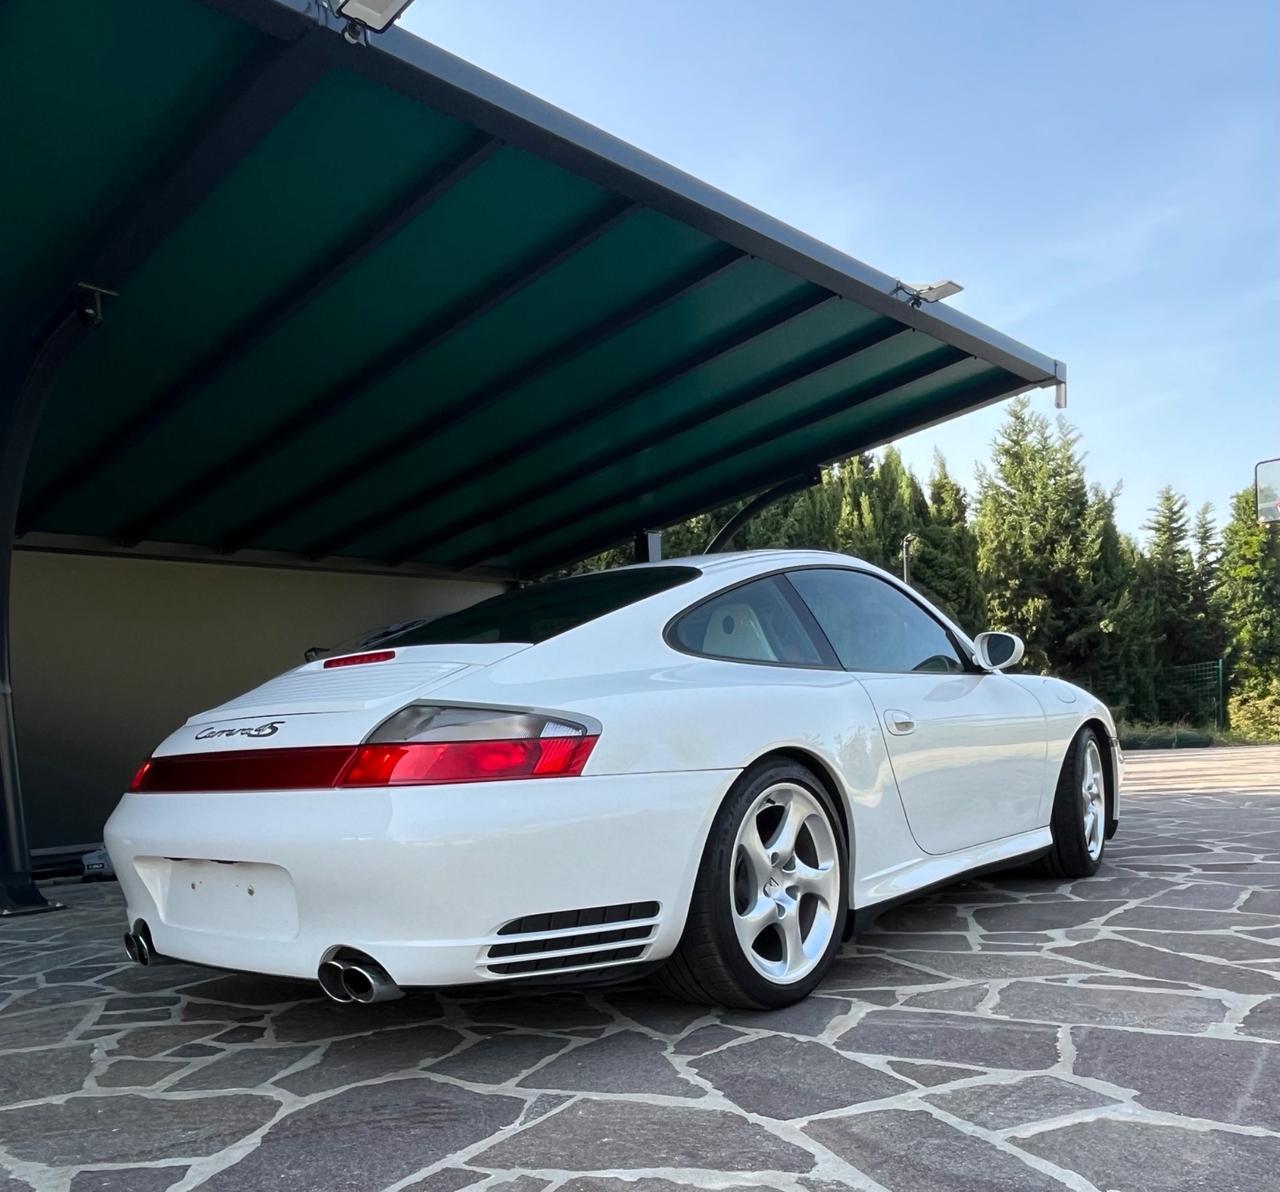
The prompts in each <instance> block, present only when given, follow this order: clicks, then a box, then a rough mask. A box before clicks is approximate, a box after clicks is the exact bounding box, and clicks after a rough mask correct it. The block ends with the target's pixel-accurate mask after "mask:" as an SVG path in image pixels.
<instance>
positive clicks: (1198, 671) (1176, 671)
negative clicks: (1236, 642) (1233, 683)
mask: <svg viewBox="0 0 1280 1192" xmlns="http://www.w3.org/2000/svg"><path fill="white" fill-rule="evenodd" d="M1223 680H1224V676H1223V667H1222V659H1221V658H1215V659H1214V660H1213V661H1212V662H1189V663H1187V664H1186V665H1185V666H1171V667H1169V668H1168V669H1167V670H1166V671H1165V672H1164V674H1163V675H1162V676H1161V680H1160V687H1159V689H1158V692H1157V696H1156V698H1157V702H1158V703H1159V706H1160V720H1161V721H1162V722H1163V723H1165V724H1194V725H1199V726H1201V727H1205V728H1208V727H1214V728H1225V727H1226V723H1227V705H1226V691H1225V684H1224V681H1223Z"/></svg>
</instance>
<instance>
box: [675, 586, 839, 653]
mask: <svg viewBox="0 0 1280 1192" xmlns="http://www.w3.org/2000/svg"><path fill="white" fill-rule="evenodd" d="M671 636H672V639H673V641H674V643H675V644H676V645H678V646H679V647H680V648H681V649H682V650H688V651H689V653H691V654H706V655H708V656H709V657H712V658H732V659H736V660H737V661H740V662H782V663H789V664H790V665H792V666H822V665H824V662H823V658H822V654H821V653H820V652H819V650H818V647H817V646H816V645H815V644H814V642H813V639H812V638H811V637H810V636H809V632H808V630H807V629H806V628H805V626H804V624H803V622H802V621H801V619H800V614H799V613H798V612H797V611H796V610H795V608H793V607H792V605H791V600H790V599H788V594H787V592H786V590H785V589H784V588H783V587H782V586H781V583H780V582H779V581H778V580H777V579H776V578H774V577H768V578H766V579H757V580H752V582H751V583H749V584H742V585H741V586H740V587H737V588H732V589H730V590H729V591H728V592H722V593H721V594H720V595H719V596H713V597H711V599H710V600H706V601H704V602H703V603H702V604H699V605H698V606H697V607H695V608H692V609H690V610H689V612H687V613H685V614H684V616H683V617H681V618H680V619H679V620H678V621H677V622H676V623H675V625H674V626H673V627H672V632H671Z"/></svg>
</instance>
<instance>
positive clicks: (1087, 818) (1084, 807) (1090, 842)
mask: <svg viewBox="0 0 1280 1192" xmlns="http://www.w3.org/2000/svg"><path fill="white" fill-rule="evenodd" d="M1080 808H1081V812H1082V815H1083V817H1084V846H1085V848H1086V849H1087V850H1088V852H1089V860H1091V861H1096V860H1097V859H1098V858H1099V857H1100V856H1102V842H1103V840H1104V839H1105V837H1106V824H1107V784H1106V778H1105V777H1104V775H1103V770H1102V753H1101V751H1100V750H1099V749H1098V742H1097V741H1094V740H1092V739H1090V740H1089V741H1087V742H1086V743H1085V747H1084V778H1083V780H1082V781H1081V783H1080Z"/></svg>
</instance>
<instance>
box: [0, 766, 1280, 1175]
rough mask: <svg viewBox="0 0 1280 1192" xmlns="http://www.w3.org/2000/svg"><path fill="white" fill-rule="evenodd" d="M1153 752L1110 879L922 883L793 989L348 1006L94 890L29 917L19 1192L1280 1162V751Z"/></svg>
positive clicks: (20, 980) (7, 1112)
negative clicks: (141, 943) (234, 969)
mask: <svg viewBox="0 0 1280 1192" xmlns="http://www.w3.org/2000/svg"><path fill="white" fill-rule="evenodd" d="M1129 772H1130V774H1129V776H1130V798H1129V802H1128V805H1127V807H1126V809H1125V815H1124V822H1123V825H1122V832H1121V835H1120V836H1119V837H1118V838H1117V839H1116V840H1115V841H1114V842H1113V845H1112V847H1111V848H1109V850H1108V861H1107V864H1106V867H1105V869H1104V870H1103V872H1102V873H1100V874H1099V875H1098V876H1097V877H1096V878H1094V879H1092V880H1090V881H1084V882H1076V883H1064V884H1058V883H1055V882H1053V881H1046V880H1037V879H1029V878H1026V877H1018V876H1005V877H997V878H993V879H990V880H983V881H976V882H967V883H965V884H963V885H959V886H955V887H953V888H951V889H948V890H945V891H942V892H939V893H937V894H934V895H932V896H929V897H926V898H922V899H920V900H918V901H916V902H914V903H912V904H910V905H908V906H905V907H903V908H901V909H899V910H896V911H894V912H891V913H890V914H889V915H887V916H886V917H885V918H883V919H882V920H881V921H880V923H879V924H878V926H877V927H876V929H875V930H874V931H873V932H872V933H869V934H868V935H866V936H865V937H863V938H862V940H861V941H860V942H859V943H858V944H857V945H856V946H850V947H848V948H847V949H846V951H845V953H844V955H843V956H842V958H841V959H840V960H839V961H838V963H837V964H836V967H835V970H834V972H833V973H832V974H831V977H830V979H829V980H828V981H827V982H826V984H825V986H824V987H823V989H822V990H821V991H820V994H819V995H818V996H814V997H812V998H810V999H809V1000H808V1001H806V1002H804V1003H803V1004H801V1005H798V1006H795V1007H793V1008H791V1009H788V1010H785V1011H780V1012H778V1013H775V1014H742V1013H732V1012H711V1011H708V1010H706V1009H703V1008H698V1007H691V1006H684V1005H679V1004H675V1003H671V1002H667V1001H663V1000H661V999H660V998H658V997H657V996H656V995H654V994H652V993H648V992H646V991H644V990H625V991H616V992H609V993H604V994H586V995H584V994H577V993H560V994H553V995H549V994H516V995H514V996H500V997H499V996H494V997H488V998H480V997H476V996H470V995H467V996H460V997H436V996H433V995H430V994H424V995H420V996H414V997H411V998H408V999H406V1000H404V1001H400V1002H393V1003H388V1004H384V1005H382V1006H377V1007H369V1008H365V1009H359V1008H357V1009H349V1008H342V1007H337V1006H331V1005H330V1004H328V1003H327V1002H324V1001H322V1000H318V999H317V998H316V996H315V990H314V988H313V987H310V986H308V985H306V984H300V983H290V982H284V981H276V980H268V979H265V978H257V977H249V976H236V975H227V974H219V973H215V972H211V971H208V970H202V969H198V968H194V967H189V966H185V965H172V966H163V967H156V968H149V969H141V968H137V967H133V966H129V965H126V964H123V963H122V957H121V954H120V951H121V950H120V946H119V943H118V937H119V932H120V930H121V916H120V909H119V900H118V897H117V894H116V892H115V888H114V887H113V886H73V887H63V888H61V889H60V893H62V892H63V891H65V892H66V897H67V901H68V902H69V903H70V904H71V906H72V909H71V910H70V911H67V912H63V913H61V914H58V915H51V916H47V917H44V916H42V917H38V918H34V919H24V920H17V921H14V922H12V923H8V924H3V925H0V974H3V975H2V976H0V998H3V999H4V1004H3V1006H2V1008H0V1105H2V1106H7V1108H3V1109H0V1192H27V1190H28V1189H29V1188H35V1189H39V1190H42V1192H43V1190H46V1189H48V1190H50V1192H66V1190H68V1189H69V1190H70V1192H106V1190H107V1189H120V1190H123V1192H160V1190H161V1189H170V1190H182V1189H189V1188H197V1187H198V1188H207V1189H213V1190H215V1192H221V1190H227V1189H230V1190H235V1192H254V1190H256V1189H267V1188H270V1189H287V1190H292V1189H301V1190H307V1189H353V1190H359V1192H365V1190H368V1192H377V1190H380V1189H387V1190H390V1189H415V1190H417V1192H453V1190H457V1189H463V1188H467V1189H498V1188H501V1189H504V1190H505V1192H542V1190H544V1189H555V1190H560V1192H677V1189H679V1188H688V1187H694V1188H718V1189H725V1190H732V1192H748V1190H759V1189H778V1190H783V1192H831V1190H833V1189H838V1188H867V1189H878V1188H886V1189H891V1190H893V1192H923V1190H926V1189H929V1190H939V1189H963V1190H964V1192H986V1190H994V1189H1010V1190H1018V1192H1023V1190H1029V1192H1040V1190H1042V1189H1043V1190H1048V1189H1062V1188H1073V1189H1080V1190H1083V1189H1090V1188H1098V1189H1104V1190H1105V1189H1115V1190H1118V1192H1129V1190H1134V1192H1137V1190H1141V1192H1156V1190H1157V1189H1160V1190H1165V1189H1168V1190H1173V1189H1201V1188H1206V1189H1207V1188H1212V1189H1214V1190H1215V1192H1228V1190H1231V1189H1239V1190H1246V1189H1247V1190H1249V1192H1253V1190H1256V1189H1263V1188H1275V1187H1278V1186H1280V1176H1277V1171H1280V749H1266V750H1263V749H1258V750H1249V751H1243V750H1242V751H1233V752H1210V751H1204V752H1201V753H1196V754H1193V753H1186V754H1184V753H1178V754H1162V755H1139V756H1135V757H1133V758H1131V759H1130V765H1129ZM6 1169H7V1174H5V1171H6Z"/></svg>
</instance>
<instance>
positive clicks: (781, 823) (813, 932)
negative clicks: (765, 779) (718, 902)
mask: <svg viewBox="0 0 1280 1192" xmlns="http://www.w3.org/2000/svg"><path fill="white" fill-rule="evenodd" d="M730 886H731V890H730V897H731V899H732V902H733V926H734V931H735V932H736V933H737V937H738V943H739V944H740V945H741V947H742V951H743V955H745V956H746V958H747V959H748V960H749V961H750V962H751V963H752V964H753V965H754V966H755V968H756V970H757V971H758V972H760V973H761V974H762V975H763V976H765V977H767V978H768V979H769V980H771V981H778V982H782V983H789V982H792V981H798V980H799V979H800V978H801V977H804V976H806V975H807V974H808V973H809V972H811V971H812V969H813V966H814V965H815V964H817V963H818V961H819V960H821V959H822V957H823V955H824V954H825V953H826V950H827V945H828V944H830V942H831V937H832V935H833V933H834V931H835V923H836V918H837V913H838V910H839V898H840V868H839V862H838V860H837V845H836V836H835V831H834V829H833V828H832V826H831V823H830V821H829V820H828V819H827V814H826V811H825V810H824V809H823V807H822V805H821V804H820V803H819V802H818V800H817V798H816V797H815V796H814V795H812V794H811V793H810V792H809V791H807V790H806V789H805V788H804V787H802V786H797V785H796V784H795V783H793V782H782V783H779V784H778V785H776V786H771V787H769V788H768V789H766V790H764V791H762V792H761V793H760V794H759V795H757V796H756V798H755V801H754V802H753V803H752V804H751V806H750V807H749V808H748V809H747V813H746V815H745V816H743V818H742V822H741V824H740V825H739V827H738V834H737V837H736V839H735V840H734V843H733V871H732V873H731V874H730Z"/></svg>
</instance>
